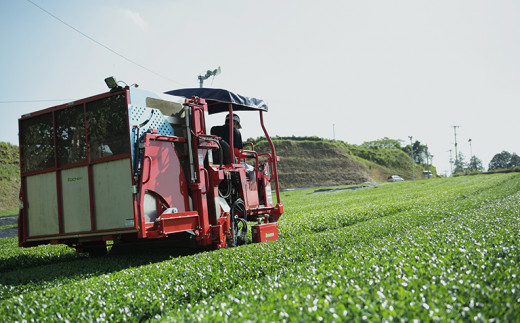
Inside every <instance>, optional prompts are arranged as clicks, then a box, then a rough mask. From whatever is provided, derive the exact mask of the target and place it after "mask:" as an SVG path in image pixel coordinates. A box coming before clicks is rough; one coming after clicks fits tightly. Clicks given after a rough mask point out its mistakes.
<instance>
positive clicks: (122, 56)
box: [27, 0, 186, 86]
mask: <svg viewBox="0 0 520 323" xmlns="http://www.w3.org/2000/svg"><path fill="white" fill-rule="evenodd" d="M27 2H29V3H31V4H32V5H34V6H35V7H37V8H39V9H40V10H42V11H43V12H45V13H46V14H48V15H49V16H51V17H53V18H54V19H56V20H58V21H59V22H61V23H62V24H64V25H65V26H67V27H69V28H71V29H72V30H74V31H75V32H77V33H79V34H80V35H82V36H83V37H85V38H88V39H89V40H91V41H92V42H94V43H96V44H98V45H99V46H101V47H103V48H105V49H106V50H109V51H110V52H112V53H114V54H116V55H117V56H119V57H121V58H122V59H125V60H127V61H128V62H130V63H132V64H134V65H136V66H139V67H140V68H142V69H144V70H147V71H148V72H150V73H152V74H155V75H157V76H159V77H162V78H163V79H165V80H168V81H170V82H173V83H177V84H179V85H182V86H186V85H185V84H182V83H179V82H177V81H175V80H172V79H170V78H169V77H166V76H164V75H162V74H159V73H157V72H155V71H153V70H151V69H149V68H147V67H146V66H143V65H141V64H139V63H137V62H135V61H133V60H131V59H130V58H128V57H126V56H124V55H122V54H119V53H118V52H116V51H115V50H113V49H112V48H110V47H108V46H106V45H104V44H102V43H100V42H98V41H97V40H95V39H94V38H92V37H90V36H89V35H87V34H85V33H84V32H82V31H81V30H79V29H77V28H75V27H74V26H72V25H70V24H68V23H67V22H65V21H63V20H61V19H60V18H58V17H57V16H55V15H54V14H52V13H51V12H49V11H47V10H45V9H44V8H42V7H40V6H39V5H37V4H36V3H34V2H32V1H31V0H27Z"/></svg>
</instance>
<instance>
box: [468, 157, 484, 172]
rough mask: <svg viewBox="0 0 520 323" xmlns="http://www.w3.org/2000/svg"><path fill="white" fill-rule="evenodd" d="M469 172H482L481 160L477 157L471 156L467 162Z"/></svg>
mask: <svg viewBox="0 0 520 323" xmlns="http://www.w3.org/2000/svg"><path fill="white" fill-rule="evenodd" d="M467 170H469V171H470V172H483V171H484V166H482V160H480V158H478V157H477V156H472V157H471V158H470V160H469V164H468V168H467Z"/></svg>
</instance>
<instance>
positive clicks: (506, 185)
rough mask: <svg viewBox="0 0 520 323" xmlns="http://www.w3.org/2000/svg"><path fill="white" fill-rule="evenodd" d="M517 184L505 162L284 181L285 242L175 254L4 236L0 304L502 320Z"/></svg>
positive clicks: (57, 311) (9, 307)
mask: <svg viewBox="0 0 520 323" xmlns="http://www.w3.org/2000/svg"><path fill="white" fill-rule="evenodd" d="M519 191H520V175H519V174H500V175H490V176H472V177H463V178H448V179H439V180H432V181H424V182H405V183H393V184H389V185H382V186H378V187H375V188H366V189H361V190H355V191H336V192H330V193H319V194H316V193H315V194H308V193H310V192H312V191H311V190H307V191H293V192H287V193H285V194H283V199H284V200H283V202H284V204H285V209H286V213H285V214H284V215H283V217H282V218H281V221H280V240H279V241H277V242H272V243H263V244H254V245H246V246H243V247H240V248H234V249H226V250H220V251H214V252H205V253H200V254H196V255H193V256H189V257H181V258H173V259H167V258H168V257H167V256H166V258H165V256H164V255H155V256H154V255H153V254H152V253H147V254H146V255H140V256H133V257H111V258H108V259H86V258H84V257H82V256H78V255H75V254H73V253H72V252H71V251H70V250H67V249H66V248H64V247H63V246H42V247H38V248H33V249H17V248H16V247H15V240H14V239H1V240H0V243H1V244H2V248H0V259H1V260H2V261H1V262H0V263H1V264H2V266H1V267H0V272H2V275H1V276H0V284H1V285H0V299H1V301H0V305H1V306H0V315H1V316H2V317H4V318H6V319H7V320H17V319H18V320H19V319H21V318H22V317H23V318H24V319H26V320H31V319H36V320H41V319H48V320H62V319H69V320H78V319H80V320H87V321H93V320H95V319H96V318H98V319H102V320H106V319H109V320H119V321H121V320H128V319H133V320H139V319H152V318H162V319H166V320H169V321H186V320H204V321H235V320H239V321H245V320H259V321H281V320H284V319H288V318H289V319H292V320H298V321H300V320H311V321H317V320H322V319H324V320H325V321H332V320H337V321H350V320H353V319H357V320H361V319H366V320H369V321H380V320H382V319H386V320H391V319H392V318H394V319H396V318H403V319H407V320H412V319H419V320H433V319H440V320H450V319H453V320H466V321H468V320H484V321H485V320H489V319H491V318H499V319H501V320H505V321H509V320H512V319H513V318H514V317H515V316H514V315H515V313H518V311H520V304H519V303H518V301H517V300H518V298H519V297H520V285H519V282H518V279H517V278H515V277H518V275H520V268H518V266H517V263H518V261H520V249H519V243H518V230H519V229H520V226H519V223H520V219H519V217H518V209H519V207H520V196H519V195H518V192H519ZM312 223H314V224H317V225H312ZM165 259H166V260H165ZM13 260H16V261H13ZM148 262H150V264H148V265H143V264H146V263H148ZM23 268H26V269H23ZM64 309H66V310H64Z"/></svg>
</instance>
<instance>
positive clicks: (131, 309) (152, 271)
mask: <svg viewBox="0 0 520 323" xmlns="http://www.w3.org/2000/svg"><path fill="white" fill-rule="evenodd" d="M475 181H479V180H478V179H476V180H475ZM479 182H480V181H479ZM518 182H519V177H518V176H516V177H507V178H506V177H501V176H500V178H499V177H497V178H496V179H495V180H494V181H491V180H490V181H489V182H487V186H486V185H482V184H479V183H474V182H472V181H469V182H464V183H465V185H464V186H466V187H467V188H470V189H468V191H467V192H469V194H463V193H462V192H463V189H462V188H461V187H460V186H457V185H454V186H457V187H458V188H457V190H458V191H457V190H455V191H454V192H455V193H457V194H451V195H450V196H452V197H453V199H451V200H450V199H447V198H446V199H442V198H441V199H439V200H438V201H437V202H436V203H426V202H421V203H418V204H415V205H414V206H413V207H408V208H407V209H406V210H404V211H400V212H395V213H393V214H390V215H387V216H379V217H377V216H376V217H373V218H370V217H369V218H367V219H364V220H363V221H358V222H357V224H355V225H352V226H347V227H343V228H339V229H335V230H333V228H330V229H328V230H327V231H325V232H321V233H316V232H312V231H310V230H309V231H300V232H299V234H298V235H293V237H292V238H291V237H289V236H285V237H284V238H283V239H281V240H280V241H277V242H271V243H263V244H255V245H247V246H243V247H240V248H234V249H226V250H219V251H214V252H206V253H201V254H197V255H194V256H189V257H182V258H175V259H171V260H167V261H163V262H158V263H153V264H149V265H145V266H140V265H138V266H136V267H131V268H130V267H127V268H126V269H121V267H117V266H115V265H114V264H111V265H110V266H109V268H103V264H102V263H101V262H94V261H93V260H89V259H88V260H84V261H81V260H77V261H69V262H64V263H63V264H62V265H63V266H64V267H67V266H69V267H70V268H69V269H67V273H66V274H64V275H62V276H59V275H58V276H57V277H55V279H50V280H49V279H36V281H31V280H30V277H25V278H24V277H19V279H18V280H17V281H13V283H11V284H5V286H4V287H5V289H4V299H3V300H2V301H1V302H0V303H1V307H0V308H1V309H0V315H1V316H2V317H5V318H6V319H8V320H17V319H21V318H24V319H26V320H45V319H47V320H86V321H93V320H96V319H101V320H142V319H151V318H155V317H157V318H160V317H161V315H165V314H167V315H171V317H172V318H173V319H174V320H175V317H179V318H184V316H185V315H187V314H186V313H185V311H184V310H185V308H186V307H189V306H192V307H194V306H200V308H201V310H202V309H203V308H208V310H211V308H212V307H211V306H210V305H211V302H212V300H213V299H215V300H217V299H220V298H227V297H228V296H229V297H231V296H232V295H235V296H234V297H235V298H236V299H237V300H238V301H234V302H235V303H236V302H239V303H240V302H242V301H244V302H246V301H248V298H247V297H249V296H247V295H243V296H240V295H242V294H239V292H238V291H241V292H244V291H245V292H251V293H252V292H253V291H256V290H261V288H262V287H261V286H263V285H266V286H271V285H269V284H267V283H266V280H267V281H271V280H274V281H275V282H276V279H275V278H276V277H279V278H283V277H286V276H287V275H288V274H287V273H290V272H300V273H301V272H303V271H306V272H307V271H308V268H315V269H316V270H315V272H314V273H315V274H316V275H318V277H328V276H327V275H328V273H327V268H322V267H321V265H318V264H319V263H324V264H330V265H331V266H332V265H335V264H337V263H339V264H340V265H341V266H342V267H344V268H350V269H349V270H352V271H354V272H355V271H357V270H360V269H361V267H359V269H358V266H357V265H356V264H357V262H355V261H354V260H352V259H350V258H349V257H351V256H350V254H349V253H346V251H352V252H355V253H356V254H357V255H358V256H359V261H361V260H364V259H374V258H371V257H373V256H372V254H371V253H369V252H368V251H369V250H372V249H373V248H372V249H371V248H370V247H367V246H371V245H374V244H377V241H379V240H381V239H394V238H396V239H397V238H399V237H405V236H406V234H408V233H409V232H413V230H414V228H425V229H424V230H430V228H433V227H435V226H436V225H437V224H438V223H439V222H440V223H442V222H441V221H448V220H449V219H450V218H453V219H458V218H461V219H463V218H464V217H463V215H465V214H472V212H473V213H476V212H477V211H478V210H488V211H489V209H486V206H487V205H489V204H492V202H493V201H497V200H499V199H501V198H503V197H504V196H507V195H511V194H512V193H511V192H513V191H515V190H516V191H515V192H517V191H518V190H519V189H518V185H519V183H518ZM428 185H437V184H436V183H434V182H432V184H427V185H426V187H427V186H428ZM448 186H449V185H448ZM388 187H390V188H392V186H388ZM393 187H399V186H397V185H396V186H393ZM472 187H473V188H472ZM378 189H379V188H378ZM385 189H386V188H385ZM392 190H393V188H392ZM438 191H439V194H442V187H441V186H439V188H438ZM396 193H398V192H396ZM452 193H453V192H452ZM407 194H416V193H414V191H413V190H412V189H411V188H410V189H409V191H408V192H405V194H404V196H406V195H407ZM430 194H431V192H430ZM346 196H350V195H348V194H347V195H344V197H343V199H345V198H346ZM382 197H383V195H382ZM394 197H395V198H399V197H400V196H399V195H398V194H396V195H394ZM293 198H295V196H293ZM300 198H301V199H302V200H303V199H307V196H305V195H302V196H300ZM516 198H517V197H516ZM409 203H413V199H410V200H409ZM307 204H308V205H309V206H310V207H312V203H310V202H308V201H307ZM496 209H497V210H499V208H498V207H496ZM488 211H482V212H483V214H487V213H488ZM367 213H369V214H370V212H367ZM375 213H377V212H375ZM506 213H507V212H506V211H504V214H506ZM290 220H291V219H290V218H289V219H288V222H290ZM455 222H457V221H455ZM441 225H444V224H441ZM445 226H446V227H447V228H450V227H451V225H448V224H445ZM417 230H419V229H417ZM417 236H418V237H420V236H421V234H418V235H417ZM401 239H402V238H401ZM415 244H416V245H418V246H420V245H421V243H420V241H419V242H416V243H415ZM412 245H413V244H412ZM398 247H399V246H396V247H394V248H395V250H391V249H390V250H389V254H380V255H379V256H378V258H377V259H378V261H380V262H382V263H385V262H386V261H388V259H390V258H388V256H389V255H395V254H399V252H398V250H401V252H404V251H403V249H402V248H401V249H399V248H398ZM366 248H368V249H366ZM374 250H376V249H374ZM404 250H406V249H404ZM394 251H395V253H394ZM418 254H421V252H418ZM136 257H137V256H136ZM401 258H402V257H401ZM342 259H344V260H342ZM356 259H358V258H356ZM373 261H375V260H373ZM376 264H377V262H376ZM75 266H77V267H76V268H75ZM79 266H81V267H82V268H84V270H85V271H84V273H83V274H79V275H77V276H74V274H73V273H74V272H75V270H78V272H80V273H81V270H80V268H78V267H79ZM44 267H45V266H44ZM85 268H86V269H85ZM89 268H90V270H89ZM34 269H35V271H38V270H39V269H40V267H39V268H34ZM42 269H45V268H42ZM92 273H94V274H92ZM25 274H26V275H30V271H29V270H28V271H27V272H26V273H25ZM320 275H321V276H320ZM324 275H325V276H324ZM22 276H23V275H22ZM287 277H288V276H287ZM287 279H288V278H287ZM321 280H323V279H321ZM335 280H336V279H335ZM337 280H338V281H339V280H340V279H339V278H338V279H337ZM317 281H319V279H318V280H317ZM286 283H287V284H289V285H290V286H292V289H296V287H297V286H298V285H299V281H297V280H296V281H295V280H288V281H287V282H286ZM331 283H332V282H331ZM278 284H281V283H278ZM336 284H337V283H336ZM27 285H28V286H27ZM357 285H358V286H359V288H361V289H362V288H365V287H366V286H365V285H366V282H363V281H362V280H359V281H357ZM253 286H254V288H253ZM369 286H371V285H369ZM403 287H404V286H403ZM266 288H267V287H266ZM309 288H310V287H309ZM345 288H346V287H345ZM366 288H368V287H366ZM392 288H393V287H392ZM268 289H269V290H270V289H272V288H268ZM313 290H314V291H315V292H316V291H318V290H319V289H317V288H314V287H313ZM340 291H343V290H342V289H341V290H340ZM294 292H295V293H296V292H297V290H295V291H294ZM336 292H338V293H339V291H336ZM237 293H238V294H237ZM302 293H304V294H305V293H308V291H306V289H305V288H304V289H302ZM42 295H45V297H43V298H42ZM255 295H256V294H255ZM302 295H303V294H302ZM334 295H335V294H333V295H328V297H329V298H331V297H333V296H334ZM385 295H386V294H385ZM390 296H391V294H388V297H389V298H390ZM396 296H399V295H396ZM331 299H332V298H331ZM230 300H231V298H230ZM266 300H267V301H266V303H267V304H266V305H265V306H266V307H257V308H256V310H257V311H258V312H264V310H268V308H269V306H272V307H273V308H274V307H276V306H275V305H277V304H278V303H279V301H278V300H276V301H275V302H271V303H270V301H268V300H270V298H266ZM319 302H320V301H318V303H317V304H314V305H315V306H316V311H318V309H319V310H320V311H324V309H326V308H327V306H326V305H325V303H323V302H321V303H319ZM257 303H259V304H260V303H262V302H258V301H257ZM342 304H343V305H342V306H343V307H345V308H346V309H345V310H346V311H347V313H346V314H344V315H347V316H348V315H349V314H348V313H352V314H350V315H355V316H354V317H358V316H357V315H358V314H359V313H358V312H356V311H354V310H353V308H350V310H349V309H348V308H347V305H348V303H345V304H346V305H345V304H344V303H342ZM399 304H400V303H399ZM399 304H398V303H396V304H395V305H396V306H397V305H399ZM427 304H428V303H427ZM206 305H208V306H206ZM251 306H252V305H251ZM258 306H260V305H258ZM359 306H361V305H359ZM392 306H394V305H392ZM399 306H401V305H399ZM300 307H301V308H304V307H303V305H302V306H300ZM300 307H298V308H300ZM252 308H253V309H254V307H252ZM313 308H314V307H313ZM356 308H357V305H356ZM339 309H341V308H339ZM395 309H396V307H395V306H394V310H395ZM227 310H229V308H226V311H227ZM360 310H363V308H361V309H360ZM397 310H403V308H398V309H397ZM252 311H253V310H252ZM293 311H296V309H293ZM335 311H336V309H335ZM210 312H211V311H210ZM194 313H200V312H196V311H194ZM223 313H225V315H226V317H228V316H227V315H228V314H227V312H223ZM277 313H278V312H277ZM319 313H321V312H319ZM335 313H336V315H339V314H338V313H337V312H335ZM371 313H372V312H371ZM278 314H279V316H276V317H277V318H278V319H283V318H284V314H282V313H278ZM286 314H288V313H287V312H286ZM179 315H180V316H179ZM204 315H206V314H204ZM208 315H209V314H208ZM211 315H213V314H211ZM229 315H230V316H229V317H233V316H232V315H231V314H229ZM313 315H314V314H313ZM320 315H321V314H320ZM342 315H343V314H342ZM371 315H372V314H371ZM377 315H380V314H377ZM389 315H390V314H389ZM392 315H393V314H392ZM395 315H397V316H399V315H400V314H399V313H396V314H395ZM418 315H419V314H418ZM421 315H422V314H421ZM217 317H218V315H217V314H215V318H217ZM330 317H331V318H335V317H334V316H333V315H332V316H330ZM339 317H340V318H342V317H343V316H340V315H339ZM367 317H369V316H367ZM385 317H388V316H385ZM419 317H423V316H419ZM186 318H187V317H186ZM192 318H193V319H197V318H198V317H197V316H193V317H192ZM208 318H209V320H211V316H208ZM222 318H224V316H222ZM249 318H250V319H254V317H252V316H249ZM267 320H269V319H267Z"/></svg>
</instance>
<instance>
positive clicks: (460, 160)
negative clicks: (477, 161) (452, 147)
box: [453, 151, 466, 174]
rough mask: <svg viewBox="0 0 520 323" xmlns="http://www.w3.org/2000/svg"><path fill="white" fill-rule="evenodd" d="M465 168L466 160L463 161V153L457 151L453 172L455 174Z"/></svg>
mask: <svg viewBox="0 0 520 323" xmlns="http://www.w3.org/2000/svg"><path fill="white" fill-rule="evenodd" d="M465 169H466V162H465V161H464V154H462V153H461V152H460V151H459V153H458V157H457V160H455V170H454V171H453V172H454V173H455V174H457V173H463V172H464V170H465Z"/></svg>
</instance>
